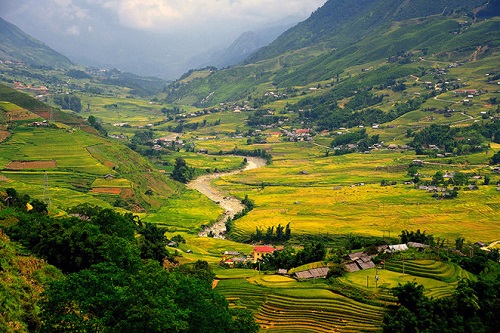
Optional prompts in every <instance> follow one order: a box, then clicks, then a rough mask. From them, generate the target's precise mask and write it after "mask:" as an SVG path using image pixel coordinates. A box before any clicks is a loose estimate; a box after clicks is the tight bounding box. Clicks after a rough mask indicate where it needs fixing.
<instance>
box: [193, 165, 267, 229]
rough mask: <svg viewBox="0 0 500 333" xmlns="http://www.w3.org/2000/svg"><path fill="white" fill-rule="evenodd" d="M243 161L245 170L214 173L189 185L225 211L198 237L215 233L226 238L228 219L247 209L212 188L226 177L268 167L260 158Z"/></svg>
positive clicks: (194, 180)
mask: <svg viewBox="0 0 500 333" xmlns="http://www.w3.org/2000/svg"><path fill="white" fill-rule="evenodd" d="M239 157H241V158H242V159H243V158H246V159H247V165H246V166H245V168H244V169H243V170H236V171H231V172H223V173H214V174H210V175H205V176H201V177H198V178H196V179H193V180H192V181H190V182H189V183H188V184H187V187H188V188H191V189H194V190H197V191H198V192H200V193H201V194H203V195H205V196H206V197H207V198H209V199H210V200H212V201H213V202H215V203H217V204H218V205H219V206H220V207H221V208H222V209H223V210H224V213H223V214H222V216H221V217H220V218H219V219H218V220H217V222H215V223H214V224H213V225H211V226H210V227H207V228H205V229H204V230H203V231H201V232H200V233H199V234H198V235H199V236H202V237H206V236H208V234H209V233H210V232H212V233H213V235H214V237H215V238H221V239H224V238H225V234H226V225H225V223H226V221H227V219H228V217H231V218H233V217H234V215H235V214H236V213H238V212H240V211H242V210H243V208H245V207H244V206H243V204H242V203H241V202H240V200H238V199H237V198H235V197H232V196H224V195H222V194H221V192H220V190H219V189H218V188H216V187H214V186H212V184H211V183H212V181H213V180H215V179H217V178H221V177H225V176H231V175H235V174H237V173H240V172H244V171H247V170H252V169H256V168H260V167H263V166H264V165H266V160H265V159H263V158H259V157H251V156H239Z"/></svg>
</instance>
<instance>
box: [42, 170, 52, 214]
mask: <svg viewBox="0 0 500 333" xmlns="http://www.w3.org/2000/svg"><path fill="white" fill-rule="evenodd" d="M43 202H44V203H45V204H46V205H47V208H50V207H51V202H50V186H49V175H48V174H47V171H45V175H44V177H43Z"/></svg>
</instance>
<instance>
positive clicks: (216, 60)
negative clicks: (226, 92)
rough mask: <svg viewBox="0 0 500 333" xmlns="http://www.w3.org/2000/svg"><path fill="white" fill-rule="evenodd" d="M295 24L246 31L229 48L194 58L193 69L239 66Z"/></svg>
mask: <svg viewBox="0 0 500 333" xmlns="http://www.w3.org/2000/svg"><path fill="white" fill-rule="evenodd" d="M295 24H296V23H289V24H284V25H277V26H273V27H269V28H266V29H262V30H256V31H246V32H244V33H242V34H241V35H240V36H239V37H238V38H237V39H236V40H235V41H234V42H233V43H232V44H231V45H230V46H229V47H228V48H225V49H224V48H223V49H221V50H220V49H218V50H216V51H213V52H209V53H207V54H204V55H201V56H197V57H196V58H194V59H193V60H192V61H191V63H192V64H193V68H204V67H207V66H215V67H217V68H223V67H228V66H233V65H237V64H239V63H241V62H243V60H245V59H246V58H247V57H249V56H250V55H252V54H253V53H255V52H256V51H258V50H259V49H260V48H262V47H264V46H267V45H269V44H270V43H271V42H272V41H273V40H275V39H276V38H277V37H278V36H280V35H281V34H282V33H283V32H285V31H286V30H288V29H289V28H291V27H293V26H294V25H295Z"/></svg>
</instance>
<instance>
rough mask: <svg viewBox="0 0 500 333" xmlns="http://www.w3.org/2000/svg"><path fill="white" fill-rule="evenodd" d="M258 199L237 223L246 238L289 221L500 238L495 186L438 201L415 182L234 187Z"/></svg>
mask: <svg viewBox="0 0 500 333" xmlns="http://www.w3.org/2000/svg"><path fill="white" fill-rule="evenodd" d="M235 194H237V195H239V196H244V195H245V194H248V196H249V197H250V198H251V199H252V200H254V202H255V204H256V208H254V209H253V210H252V211H251V212H250V213H249V214H248V215H246V216H244V217H243V218H241V219H239V220H237V221H236V222H235V233H236V234H238V235H240V236H244V235H246V236H244V237H248V236H249V235H250V233H253V232H255V229H256V228H261V229H264V230H266V229H267V227H270V226H276V225H278V224H281V225H286V224H287V223H290V227H291V229H292V234H295V235H305V234H329V235H338V234H348V233H353V234H359V235H366V236H368V235H369V236H382V234H383V230H392V231H393V232H395V233H399V232H401V230H405V229H407V230H416V229H420V230H426V231H427V232H428V233H429V234H433V235H434V236H435V237H445V238H447V239H455V238H456V237H457V236H459V235H467V238H469V239H478V240H484V241H492V240H496V239H498V238H499V237H500V226H499V225H498V223H497V221H498V220H500V210H498V209H493V208H492V207H491V206H490V205H491V203H493V202H498V198H499V194H498V193H497V191H495V189H490V188H489V187H481V188H480V189H479V190H477V191H460V192H459V196H458V198H456V199H453V200H436V199H435V198H433V197H432V195H431V194H430V193H427V192H426V191H420V190H417V189H414V188H413V187H411V186H403V185H399V186H396V187H394V186H387V187H381V186H380V185H376V184H373V185H365V186H357V187H341V188H340V189H338V190H334V189H333V188H326V187H306V188H302V187H290V186H288V187H283V186H267V187H265V188H264V190H262V189H259V190H257V189H253V190H252V191H249V190H246V191H243V192H235Z"/></svg>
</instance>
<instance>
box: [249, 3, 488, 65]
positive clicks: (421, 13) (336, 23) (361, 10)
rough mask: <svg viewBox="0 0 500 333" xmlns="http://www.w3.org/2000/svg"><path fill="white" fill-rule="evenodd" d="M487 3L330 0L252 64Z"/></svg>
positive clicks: (355, 38)
mask: <svg viewBox="0 0 500 333" xmlns="http://www.w3.org/2000/svg"><path fill="white" fill-rule="evenodd" d="M486 2H487V1H485V0H457V1H450V0H418V1H406V0H386V1H373V0H329V1H328V2H326V3H325V4H324V6H323V7H321V8H320V9H318V10H317V11H315V12H314V13H313V14H312V15H311V16H310V17H309V19H307V20H305V21H303V22H301V23H300V24H298V25H296V26H295V27H293V28H292V29H290V30H288V31H287V32H286V33H284V34H283V35H282V36H280V37H279V38H278V39H277V40H275V41H274V42H273V43H271V45H269V46H268V47H265V48H263V49H262V50H260V51H259V52H257V53H256V54H255V55H253V56H252V57H250V58H249V59H248V62H255V61H259V60H262V59H266V58H270V57H275V56H277V55H279V54H281V53H284V52H287V51H293V50H298V49H301V48H304V47H310V46H313V45H314V46H318V44H321V45H323V46H325V47H329V48H339V47H343V46H346V45H349V44H351V43H353V42H356V41H359V40H360V39H361V38H363V37H365V36H366V35H368V34H369V33H371V32H373V31H375V30H376V29H377V28H378V27H381V26H384V25H387V24H389V23H391V22H394V21H403V20H408V19H411V18H416V17H428V16H431V15H438V14H443V15H446V14H451V13H453V12H455V11H466V10H471V9H473V8H476V7H478V6H480V5H482V4H484V3H486Z"/></svg>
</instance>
